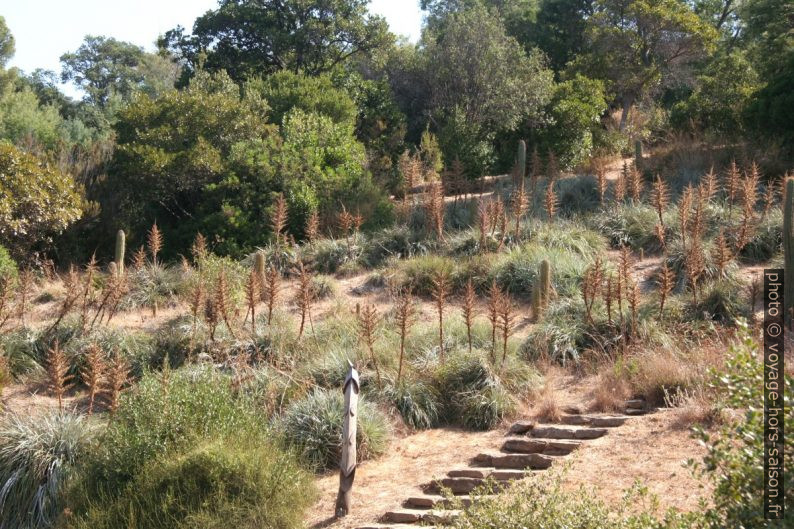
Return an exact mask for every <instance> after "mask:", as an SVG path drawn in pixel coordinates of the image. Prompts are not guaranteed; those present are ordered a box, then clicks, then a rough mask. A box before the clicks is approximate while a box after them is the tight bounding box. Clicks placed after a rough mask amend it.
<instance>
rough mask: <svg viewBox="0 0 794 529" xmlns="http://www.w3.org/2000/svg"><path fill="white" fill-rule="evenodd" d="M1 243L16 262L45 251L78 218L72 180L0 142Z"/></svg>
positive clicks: (78, 204)
mask: <svg viewBox="0 0 794 529" xmlns="http://www.w3.org/2000/svg"><path fill="white" fill-rule="evenodd" d="M0 174H1V175H3V177H2V178H0V243H2V245H3V246H5V247H6V248H8V250H9V251H10V252H11V254H12V255H13V256H14V257H15V258H16V259H17V260H21V261H24V260H28V259H30V258H31V254H30V253H31V252H32V251H39V250H46V249H48V247H49V245H50V244H51V243H52V237H53V236H54V235H57V234H58V233H60V232H62V231H63V230H64V229H66V228H67V227H68V226H69V225H70V224H71V223H72V222H74V221H76V220H77V219H78V218H80V215H81V212H82V195H81V192H80V189H78V187H77V185H76V184H75V182H74V180H73V179H72V178H71V177H70V176H69V175H67V174H64V173H61V172H60V171H58V170H56V169H54V168H53V167H51V166H49V165H48V164H45V163H43V162H41V161H40V160H39V159H37V158H36V157H35V156H33V155H31V154H28V153H25V152H23V151H21V150H19V149H17V148H16V147H14V146H12V145H9V144H7V143H0Z"/></svg>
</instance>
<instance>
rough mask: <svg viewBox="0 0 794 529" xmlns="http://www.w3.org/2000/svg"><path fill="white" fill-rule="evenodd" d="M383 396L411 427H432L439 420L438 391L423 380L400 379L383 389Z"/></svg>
mask: <svg viewBox="0 0 794 529" xmlns="http://www.w3.org/2000/svg"><path fill="white" fill-rule="evenodd" d="M384 396H385V398H386V399H387V400H388V401H389V402H390V403H391V404H392V405H393V406H394V407H395V408H396V409H397V411H398V412H399V414H400V416H401V417H402V419H403V421H404V422H405V424H407V425H408V426H410V427H411V428H416V429H418V430H421V429H425V428H433V427H435V426H438V424H439V421H440V420H441V414H442V410H441V402H440V396H439V394H438V391H437V390H436V389H435V388H434V387H433V386H432V385H431V384H428V383H426V382H424V381H421V380H402V381H400V383H395V384H389V385H388V386H386V388H385V389H384Z"/></svg>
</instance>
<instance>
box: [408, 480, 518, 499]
mask: <svg viewBox="0 0 794 529" xmlns="http://www.w3.org/2000/svg"><path fill="white" fill-rule="evenodd" d="M486 481H487V480H486V479H483V478H441V479H437V480H435V481H432V482H430V483H428V484H426V485H425V486H424V487H423V489H424V492H425V493H427V494H440V493H441V491H442V490H445V489H449V491H451V492H452V494H454V495H455V496H460V495H464V494H469V493H471V492H472V491H473V490H475V489H477V488H479V487H482V486H483V485H484V484H485V483H486ZM509 481H510V480H509V479H499V480H497V479H496V478H495V477H494V481H493V483H492V484H491V486H492V487H493V490H494V492H499V491H501V490H504V489H505V488H507V486H508V484H509Z"/></svg>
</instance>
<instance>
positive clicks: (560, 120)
mask: <svg viewBox="0 0 794 529" xmlns="http://www.w3.org/2000/svg"><path fill="white" fill-rule="evenodd" d="M606 109H607V103H606V100H605V99H604V83H602V82H601V81H598V80H594V79H588V78H587V77H584V76H583V75H576V76H575V77H574V78H573V79H570V80H568V81H564V82H562V83H560V84H558V85H557V86H556V87H555V89H554V96H553V97H552V100H551V103H550V104H549V108H548V111H547V113H548V116H549V118H550V119H549V124H548V125H547V126H546V127H544V128H543V129H542V130H541V131H540V137H541V139H542V143H543V145H542V148H541V149H540V150H541V152H553V153H555V154H556V156H557V159H558V161H559V163H560V165H561V166H563V167H565V168H571V167H574V166H576V165H578V164H580V163H582V162H584V161H585V160H586V159H587V158H588V157H589V156H590V154H591V153H592V149H593V131H594V130H595V129H596V128H598V127H600V126H601V116H602V115H603V113H604V111H605V110H606Z"/></svg>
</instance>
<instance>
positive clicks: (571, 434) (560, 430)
mask: <svg viewBox="0 0 794 529" xmlns="http://www.w3.org/2000/svg"><path fill="white" fill-rule="evenodd" d="M606 434H607V429H606V428H590V427H580V426H554V425H552V426H535V427H534V428H533V429H532V430H531V431H530V432H529V433H528V434H527V435H531V436H532V437H540V438H545V439H578V440H581V439H597V438H599V437H602V436H604V435H606Z"/></svg>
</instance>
